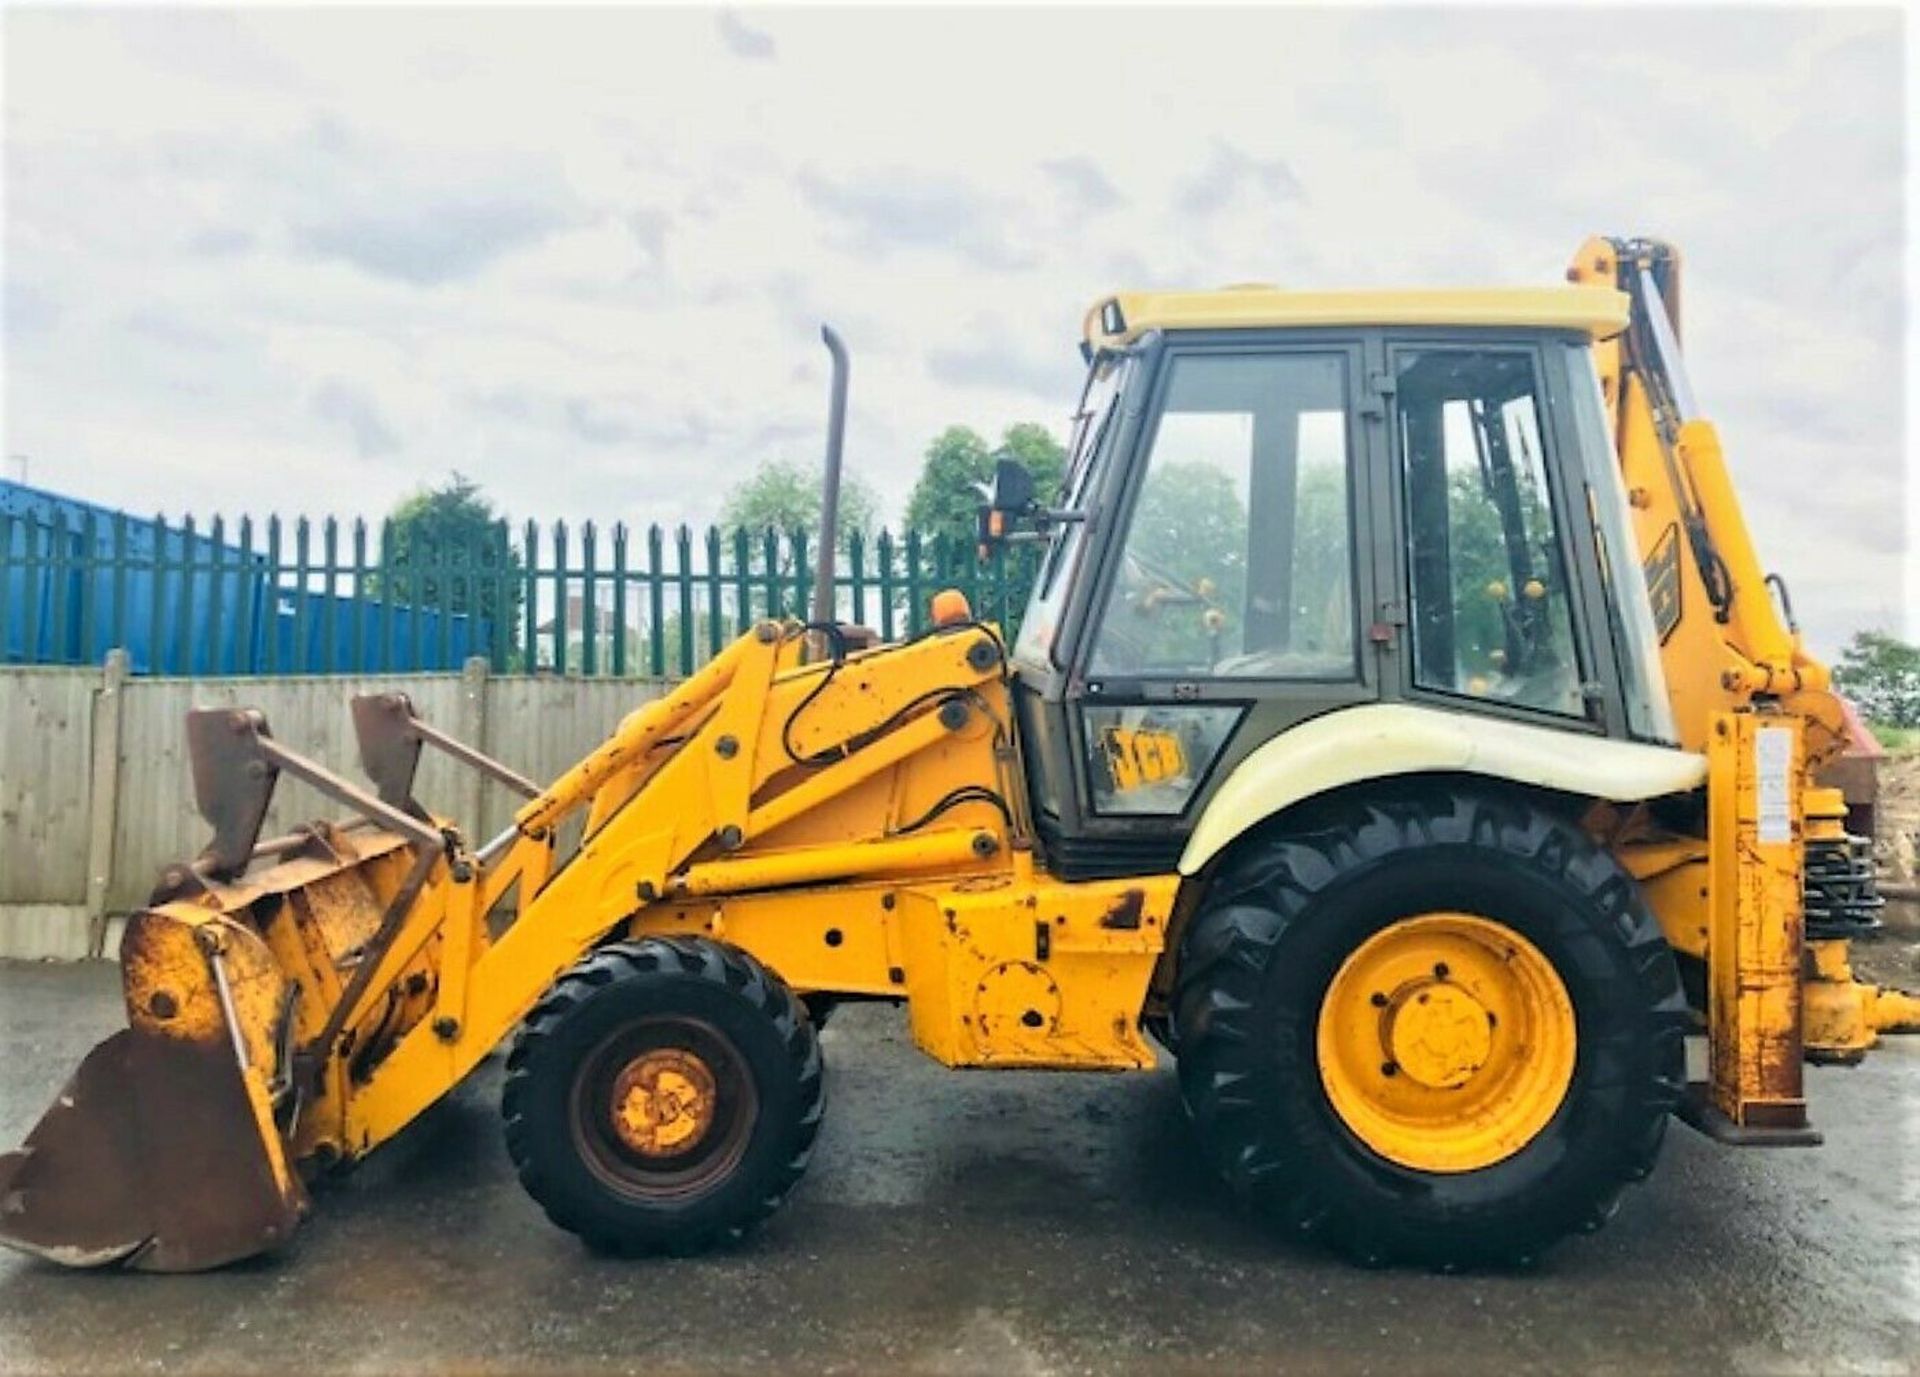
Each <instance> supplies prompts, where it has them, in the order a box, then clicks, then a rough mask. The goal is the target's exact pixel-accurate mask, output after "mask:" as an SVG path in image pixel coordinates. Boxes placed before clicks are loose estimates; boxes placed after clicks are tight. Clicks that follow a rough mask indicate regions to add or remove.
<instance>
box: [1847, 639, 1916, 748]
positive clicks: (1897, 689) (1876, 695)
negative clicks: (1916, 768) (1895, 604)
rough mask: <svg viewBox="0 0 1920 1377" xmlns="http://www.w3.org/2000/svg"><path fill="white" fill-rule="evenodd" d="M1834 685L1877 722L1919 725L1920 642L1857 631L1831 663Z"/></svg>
mask: <svg viewBox="0 0 1920 1377" xmlns="http://www.w3.org/2000/svg"><path fill="white" fill-rule="evenodd" d="M1833 682H1834V685H1835V686H1836V687H1837V688H1838V689H1839V690H1840V691H1841V692H1842V693H1844V694H1846V695H1847V696H1848V697H1849V698H1851V699H1853V701H1854V703H1855V704H1856V705H1858V707H1859V709H1860V711H1861V713H1862V714H1863V715H1864V716H1865V717H1866V718H1867V720H1868V721H1870V722H1873V723H1875V724H1876V725H1878V726H1888V727H1920V646H1914V645H1911V644H1909V643H1908V642H1906V641H1903V640H1901V639H1900V638H1899V637H1897V636H1892V635H1889V634H1888V633H1886V632H1884V631H1857V632H1855V633H1854V636H1853V639H1852V640H1850V641H1848V642H1847V645H1846V648H1845V649H1844V650H1842V651H1841V652H1840V663H1839V664H1838V665H1836V666H1834V671H1833Z"/></svg>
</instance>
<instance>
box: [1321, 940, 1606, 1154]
mask: <svg viewBox="0 0 1920 1377" xmlns="http://www.w3.org/2000/svg"><path fill="white" fill-rule="evenodd" d="M1575 1042H1576V1038H1575V1026H1574V1016H1573V1003H1572V1000H1571V999H1570V998H1569V997H1568V995H1567V989H1566V985H1565V983H1564V982H1563V981H1562V980H1561V978H1560V973H1559V972H1558V971H1557V970H1555V969H1554V966H1553V963H1552V962H1551V961H1550V960H1549V959H1548V958H1547V956H1546V955H1545V953H1543V952H1542V951H1541V950H1540V949H1539V948H1538V947H1536V946H1534V945H1533V943H1532V942H1530V941H1528V940H1527V939H1526V938H1525V937H1523V936H1522V935H1521V934H1520V933H1518V932H1516V931H1515V930H1514V929H1512V928H1510V927H1508V926H1507V925H1506V924H1504V923H1499V922H1495V921H1494V920H1492V919H1489V918H1481V917H1477V916H1475V915H1472V914H1466V913H1426V914H1418V915H1415V916H1413V917H1409V918H1402V919H1400V920H1399V921H1397V922H1394V923H1391V924H1389V925H1388V926H1386V927H1385V928H1383V929H1381V930H1380V931H1379V932H1376V933H1375V934H1374V935H1373V936H1371V937H1369V938H1368V939H1367V940H1366V941H1365V942H1362V943H1361V944H1360V945H1359V946H1358V947H1357V948H1355V949H1354V951H1353V952H1352V953H1351V954H1350V955H1349V956H1348V957H1347V959H1346V960H1345V961H1344V962H1343V963H1342V964H1341V966H1340V968H1339V970H1338V971H1337V972H1335V974H1334V977H1333V980H1332V981H1331V983H1329V985H1328V986H1327V992H1326V995H1325V998H1324V999H1323V1001H1322V1003H1321V1006H1320V1018H1319V1025H1318V1029H1317V1035H1316V1043H1315V1051H1316V1055H1317V1058H1318V1063H1319V1069H1320V1083H1321V1086H1322V1088H1323V1089H1324V1090H1325V1092H1326V1096H1327V1101H1328V1103H1329V1104H1330V1105H1331V1106H1332V1108H1333V1111H1334V1113H1335V1114H1336V1115H1337V1116H1338V1117H1339V1118H1340V1120H1341V1121H1342V1122H1343V1123H1344V1124H1345V1125H1346V1127H1347V1128H1348V1129H1349V1130H1351V1131H1352V1133H1353V1134H1354V1135H1355V1136H1356V1137H1358V1138H1359V1139H1360V1140H1361V1142H1363V1143H1364V1144H1366V1146H1367V1147H1369V1148H1371V1149H1372V1150H1373V1151H1374V1152H1376V1153H1378V1154H1379V1155H1380V1156H1382V1157H1385V1158H1387V1159H1388V1160H1389V1161H1392V1162H1396V1163H1398V1164H1400V1165H1401V1166H1405V1167H1411V1168H1413V1169H1415V1170H1418V1171H1427V1172H1465V1171H1477V1170H1479V1169H1481V1168H1484V1167H1489V1166H1492V1165H1493V1164H1495V1163H1497V1162H1501V1161H1504V1160H1505V1159H1506V1158H1508V1157H1511V1156H1513V1155H1514V1154H1515V1153H1517V1152H1519V1151H1520V1150H1521V1149H1523V1148H1524V1147H1526V1146H1527V1144H1528V1143H1530V1142H1532V1141H1533V1140H1534V1138H1536V1137H1537V1136H1538V1135H1539V1134H1540V1132H1541V1131H1542V1130H1543V1129H1545V1128H1546V1126H1547V1125H1548V1123H1550V1122H1551V1121H1552V1119H1553V1116H1554V1115H1555V1114H1556V1113H1557V1112H1558V1111H1559V1108H1560V1105H1561V1103H1562V1102H1563V1101H1564V1100H1565V1099H1566V1096H1567V1091H1568V1089H1569V1087H1570V1086H1571V1085H1572V1083H1573V1068H1574V1059H1575V1057H1574V1054H1575Z"/></svg>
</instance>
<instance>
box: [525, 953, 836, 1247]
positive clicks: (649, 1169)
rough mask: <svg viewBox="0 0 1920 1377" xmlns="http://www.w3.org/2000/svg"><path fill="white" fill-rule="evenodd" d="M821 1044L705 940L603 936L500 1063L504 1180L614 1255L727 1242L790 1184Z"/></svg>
mask: <svg viewBox="0 0 1920 1377" xmlns="http://www.w3.org/2000/svg"><path fill="white" fill-rule="evenodd" d="M821 1107H822V1076H821V1063H820V1044H819V1039H818V1037H817V1036H816V1034H815V1032H814V1027H813V1024H812V1022H811V1021H810V1020H809V1019H808V1017H807V1013H806V1010H805V1008H804V1007H803V1006H802V1005H801V1003H800V1001H799V1000H798V999H797V998H795V996H794V994H793V992H792V991H791V990H790V989H788V988H787V986H786V984H785V983H784V982H782V981H781V980H780V978H779V977H778V976H776V975H774V974H773V973H772V972H771V971H769V970H767V969H766V967H764V966H762V965H761V964H760V963H759V962H758V961H756V960H755V959H754V958H753V957H751V956H749V955H747V954H746V953H745V952H743V951H740V950H738V949H736V948H733V947H729V946H725V945H723V944H721V943H718V942H713V941H709V940H707V939H704V938H684V937H676V938H659V937H648V938H642V939H640V940H638V941H631V942H619V943H615V944H613V945H610V946H607V947H603V948H601V949H600V950H598V951H596V952H595V953H593V955H591V956H589V957H588V958H587V959H585V960H584V961H582V962H580V963H579V964H578V965H576V966H575V967H573V969H572V970H570V971H568V972H567V973H566V974H565V975H563V976H561V977H560V979H559V980H557V981H556V982H555V983H554V985H553V988H552V989H551V990H549V991H548V992H547V994H546V996H545V997H544V998H543V999H542V1000H541V1001H540V1003H539V1004H538V1005H537V1006H536V1007H535V1008H534V1010H533V1012H532V1013H531V1014H529V1015H528V1017H527V1019H526V1022H525V1023H524V1024H523V1025H522V1027H521V1030H520V1034H519V1036H518V1038H517V1039H516V1040H515V1042H514V1047H513V1051H512V1053H511V1054H510V1055H509V1057H508V1059H507V1081H506V1089H505V1093H504V1096H503V1099H502V1113H503V1114H504V1116H505V1118H506V1125H507V1150H508V1152H509V1154H510V1155H511V1156H512V1158H513V1162H514V1166H515V1167H516V1168H517V1170H518V1171H519V1175H520V1182H521V1184H522V1185H523V1186H525V1187H526V1189H527V1192H528V1194H530V1195H532V1196H533V1198H534V1199H535V1200H537V1201H538V1202H539V1203H540V1205H541V1206H542V1207H543V1208H544V1209H545V1210H546V1212H547V1216H548V1217H549V1218H550V1219H552V1220H553V1222H554V1223H556V1224H558V1225H559V1226H560V1227H561V1228H563V1229H566V1230H568V1231H570V1232H572V1233H575V1234H578V1235H579V1236H580V1237H581V1238H583V1239H585V1240H586V1241H587V1242H588V1243H589V1244H590V1245H592V1246H594V1247H596V1248H598V1249H601V1250H603V1251H608V1252H615V1253H635V1252H674V1253H687V1252H696V1251H699V1250H701V1249H703V1248H707V1247H710V1246H712V1245H714V1244H718V1243H727V1242H732V1241H733V1240H736V1239H738V1238H739V1237H740V1236H741V1235H742V1234H744V1233H745V1232H746V1231H747V1230H748V1229H749V1228H751V1227H752V1226H753V1225H755V1224H757V1223H758V1222H759V1221H760V1220H762V1219H764V1218H766V1217H767V1216H768V1215H770V1214H772V1213H773V1212H774V1210H776V1209H777V1208H779V1206H780V1204H781V1202H782V1201H784V1200H785V1199H786V1197H787V1195H788V1193H789V1192H790V1191H791V1190H792V1189H793V1187H794V1186H795V1185H797V1184H798V1182H799V1180H800V1177H801V1174H802V1173H803V1172H804V1171H805V1170H806V1166H807V1160H808V1158H809V1157H810V1156H811V1155H812V1152H813V1141H814V1137H815V1135H816V1134H817V1133H818V1131H819V1127H820V1114H821Z"/></svg>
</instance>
